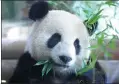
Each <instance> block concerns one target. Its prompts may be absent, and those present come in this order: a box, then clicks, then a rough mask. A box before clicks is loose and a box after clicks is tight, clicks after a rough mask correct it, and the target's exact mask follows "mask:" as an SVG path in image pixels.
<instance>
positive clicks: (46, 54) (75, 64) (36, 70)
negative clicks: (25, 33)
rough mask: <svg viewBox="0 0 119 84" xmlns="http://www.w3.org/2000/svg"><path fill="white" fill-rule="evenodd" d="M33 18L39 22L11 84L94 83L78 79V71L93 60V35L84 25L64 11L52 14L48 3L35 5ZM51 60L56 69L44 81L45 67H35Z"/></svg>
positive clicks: (56, 11)
mask: <svg viewBox="0 0 119 84" xmlns="http://www.w3.org/2000/svg"><path fill="white" fill-rule="evenodd" d="M29 18H30V19H32V20H34V21H35V22H34V24H33V26H32V31H31V33H30V36H29V38H28V41H27V45H26V48H25V53H24V54H23V55H22V56H21V57H20V58H19V62H18V64H17V67H16V70H15V71H14V74H13V76H12V77H11V78H10V80H9V83H25V84H35V83H36V84H78V83H80V80H82V81H83V82H84V83H87V84H89V83H92V80H91V79H90V77H88V76H87V77H86V75H85V76H79V77H76V75H75V70H80V69H82V68H84V67H85V66H84V63H85V64H87V62H88V60H89V56H90V50H89V49H87V48H88V47H89V46H90V43H89V34H88V31H87V29H86V27H85V25H84V24H83V21H82V20H81V19H80V18H79V17H78V16H76V15H74V14H71V13H69V12H66V11H63V10H48V4H47V2H37V3H35V4H33V6H32V7H31V9H30V11H29ZM47 59H52V60H53V62H54V65H53V69H52V71H50V72H49V74H48V75H47V76H44V77H42V76H41V74H42V73H41V71H42V67H43V66H42V65H40V66H33V65H34V64H35V63H36V62H37V61H39V60H47ZM90 76H91V75H90Z"/></svg>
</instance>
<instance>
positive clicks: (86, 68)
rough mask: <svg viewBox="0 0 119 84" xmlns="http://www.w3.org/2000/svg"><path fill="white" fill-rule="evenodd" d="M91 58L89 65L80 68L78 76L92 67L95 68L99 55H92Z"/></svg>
mask: <svg viewBox="0 0 119 84" xmlns="http://www.w3.org/2000/svg"><path fill="white" fill-rule="evenodd" d="M91 58H92V60H93V61H92V62H91V63H90V64H89V65H88V66H86V67H84V68H83V69H81V70H79V71H78V72H77V74H76V75H77V76H78V75H82V74H83V73H85V72H87V71H89V70H90V69H92V68H94V66H95V63H96V60H97V57H96V55H93V54H92V55H91Z"/></svg>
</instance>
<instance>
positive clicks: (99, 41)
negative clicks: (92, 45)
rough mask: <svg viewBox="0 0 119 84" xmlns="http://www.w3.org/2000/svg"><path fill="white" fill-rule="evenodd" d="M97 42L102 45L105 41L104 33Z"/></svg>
mask: <svg viewBox="0 0 119 84" xmlns="http://www.w3.org/2000/svg"><path fill="white" fill-rule="evenodd" d="M97 40H98V45H102V44H103V41H104V33H102V34H101V37H98V38H97Z"/></svg>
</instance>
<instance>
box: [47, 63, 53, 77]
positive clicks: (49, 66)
mask: <svg viewBox="0 0 119 84" xmlns="http://www.w3.org/2000/svg"><path fill="white" fill-rule="evenodd" d="M51 69H52V64H49V65H48V67H47V71H46V75H47V74H48V73H49V72H50V70H51Z"/></svg>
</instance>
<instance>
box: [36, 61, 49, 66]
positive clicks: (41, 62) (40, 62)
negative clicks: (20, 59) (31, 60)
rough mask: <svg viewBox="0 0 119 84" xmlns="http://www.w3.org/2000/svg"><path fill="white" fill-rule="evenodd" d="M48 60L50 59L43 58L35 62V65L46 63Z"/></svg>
mask: <svg viewBox="0 0 119 84" xmlns="http://www.w3.org/2000/svg"><path fill="white" fill-rule="evenodd" d="M47 62H48V60H41V61H39V62H37V63H36V64H35V66H38V65H42V64H45V63H47Z"/></svg>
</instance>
